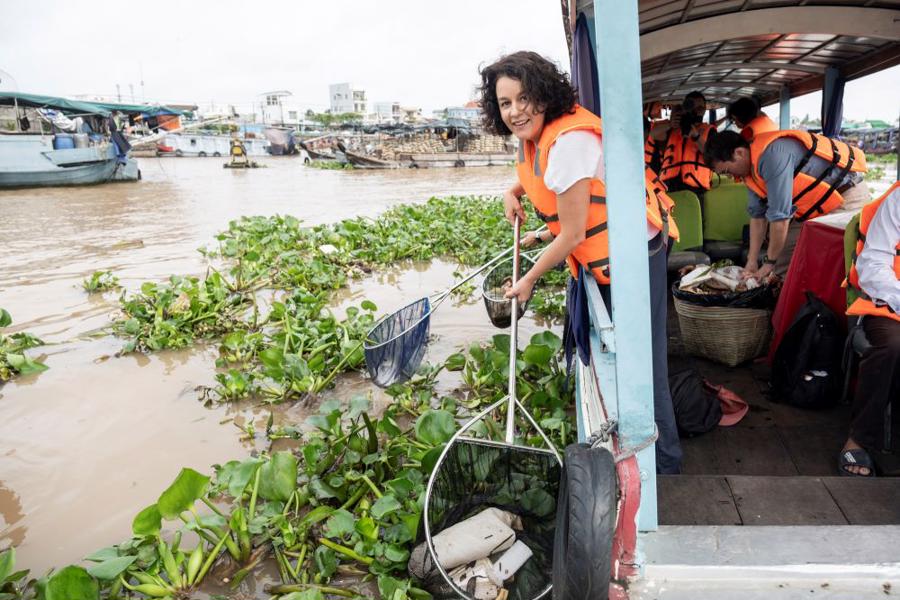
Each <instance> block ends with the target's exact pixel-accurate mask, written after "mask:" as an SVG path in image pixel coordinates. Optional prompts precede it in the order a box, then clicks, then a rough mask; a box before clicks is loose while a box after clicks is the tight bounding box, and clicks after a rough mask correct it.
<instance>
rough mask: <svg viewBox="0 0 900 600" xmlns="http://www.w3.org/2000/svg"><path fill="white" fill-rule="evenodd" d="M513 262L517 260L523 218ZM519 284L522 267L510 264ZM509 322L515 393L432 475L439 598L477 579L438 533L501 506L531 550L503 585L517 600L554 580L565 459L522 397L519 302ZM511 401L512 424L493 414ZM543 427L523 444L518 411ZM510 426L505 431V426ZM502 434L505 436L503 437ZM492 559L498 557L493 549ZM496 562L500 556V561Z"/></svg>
mask: <svg viewBox="0 0 900 600" xmlns="http://www.w3.org/2000/svg"><path fill="white" fill-rule="evenodd" d="M515 233H516V249H515V250H514V255H513V265H514V266H518V262H519V256H518V220H516V224H515ZM511 273H512V280H513V284H515V282H516V281H517V280H518V272H517V270H516V269H515V268H513V269H511ZM511 303H512V308H511V313H510V314H511V315H512V316H511V322H510V326H511V329H510V359H509V393H508V395H507V397H505V398H502V399H501V400H499V401H497V402H495V403H494V404H492V405H491V406H489V407H487V408H486V409H484V410H483V411H482V412H481V413H479V414H478V415H476V416H475V417H474V418H473V419H472V420H470V421H469V422H468V423H466V424H465V425H464V426H463V427H462V428H461V429H460V430H459V431H457V432H456V434H455V435H454V436H453V437H452V438H451V439H450V441H449V442H448V443H447V446H446V447H445V448H444V450H443V451H442V453H441V455H440V457H439V458H438V461H437V463H436V465H435V467H434V470H433V471H432V474H431V477H430V478H429V480H428V487H427V488H426V492H425V507H424V510H423V518H422V535H423V537H424V541H425V542H426V545H427V546H426V547H427V550H428V555H429V561H428V564H429V566H430V567H431V568H432V569H433V571H432V575H431V577H430V578H428V579H426V581H425V582H424V585H425V586H426V587H427V588H428V590H429V591H430V592H431V593H432V594H433V595H434V597H436V598H454V597H462V598H467V599H470V600H474V598H475V597H474V587H473V586H474V583H473V582H474V581H475V580H474V579H470V580H468V581H461V580H460V579H459V578H458V577H454V576H452V575H451V574H450V573H449V569H448V568H445V566H444V565H442V563H441V557H440V556H439V554H438V552H437V550H436V549H435V542H434V537H435V536H436V535H438V534H439V533H440V532H442V531H444V530H445V529H447V528H449V527H451V526H453V525H456V524H458V523H461V522H462V521H465V520H466V519H468V518H470V517H472V516H474V515H476V514H478V513H480V512H481V511H483V510H484V509H486V508H499V509H501V510H503V511H507V512H509V513H513V514H514V515H516V516H517V517H518V518H519V519H520V520H521V529H520V530H518V531H516V532H515V537H516V540H517V543H518V541H521V542H522V543H524V544H525V545H526V546H527V547H528V550H530V552H531V556H530V558H528V560H527V561H525V563H524V564H523V565H522V567H521V568H520V569H519V570H518V571H517V572H516V573H515V574H514V575H513V576H512V577H511V578H510V579H507V580H505V581H504V582H503V588H504V589H506V591H507V593H508V596H507V597H508V598H509V599H512V600H535V599H537V598H544V597H546V596H547V595H548V594H549V593H550V591H551V587H552V577H553V572H552V571H553V570H552V566H553V538H554V531H555V516H556V499H557V495H558V491H559V480H560V471H561V468H562V461H561V459H560V457H559V454H558V453H557V451H556V449H555V448H554V446H553V444H552V443H551V442H550V440H549V438H548V437H547V436H546V434H545V433H544V432H543V431H542V430H541V428H540V427H539V426H538V424H537V423H536V422H535V420H534V418H533V417H532V416H531V415H530V414H529V413H528V411H527V410H526V409H525V407H524V406H522V404H521V403H520V402H519V401H518V400H517V399H516V375H517V374H516V354H517V349H516V345H517V343H516V342H517V337H518V316H517V315H518V301H517V299H515V298H514V299H512V301H511ZM504 407H505V408H506V416H505V421H506V424H505V428H504V427H503V426H502V425H500V423H499V422H498V421H496V420H495V419H494V413H497V412H500V411H501V409H502V408H504ZM517 413H518V414H519V415H520V416H524V421H525V424H526V426H527V427H528V428H529V429H530V430H532V431H535V432H537V434H539V436H540V437H541V438H543V442H544V445H545V447H542V448H537V447H531V446H526V445H524V443H522V441H521V440H522V439H523V436H522V435H519V436H517V435H516V414H517ZM504 429H505V432H503V430H504ZM496 438H499V439H496ZM488 558H490V560H491V561H497V559H498V556H495V555H492V556H490V557H488ZM493 564H494V565H496V564H497V563H496V562H494V563H493Z"/></svg>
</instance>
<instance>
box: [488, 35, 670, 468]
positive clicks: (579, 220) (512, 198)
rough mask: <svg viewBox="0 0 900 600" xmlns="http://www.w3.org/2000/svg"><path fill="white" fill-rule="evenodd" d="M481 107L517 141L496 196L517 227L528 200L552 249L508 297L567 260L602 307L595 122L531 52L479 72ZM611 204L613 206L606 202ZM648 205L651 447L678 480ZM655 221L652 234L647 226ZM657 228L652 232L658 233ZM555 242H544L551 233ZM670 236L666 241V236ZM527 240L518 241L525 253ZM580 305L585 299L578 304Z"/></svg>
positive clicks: (662, 285)
mask: <svg viewBox="0 0 900 600" xmlns="http://www.w3.org/2000/svg"><path fill="white" fill-rule="evenodd" d="M481 80H482V85H481V90H480V91H481V98H482V108H483V111H484V117H483V118H484V125H485V128H486V129H487V130H488V131H491V132H493V133H496V134H498V135H503V136H506V135H510V134H512V135H514V136H516V137H517V138H518V139H519V148H520V149H519V152H518V155H517V174H518V181H517V182H516V183H515V184H514V185H513V186H512V187H511V188H510V189H509V190H508V191H507V192H506V193H505V194H504V196H503V204H504V210H505V213H506V218H507V219H509V220H510V222H512V221H513V219H514V217H515V215H516V214H518V215H519V218H520V219H521V220H522V222H524V220H525V212H524V210H523V209H522V204H521V202H520V198H521V197H522V196H523V195H524V194H526V193H527V195H528V197H529V199H530V201H531V202H532V204H533V205H534V207H535V209H536V212H537V213H538V214H539V215H540V216H541V218H542V219H544V220H545V221H546V222H547V224H548V229H549V230H550V231H544V232H543V233H542V234H541V235H540V240H539V241H550V240H551V239H552V241H551V242H550V245H549V246H548V247H547V249H546V251H545V252H544V253H543V254H542V255H541V257H540V258H539V259H538V260H537V262H536V263H535V265H534V266H533V267H532V268H531V270H530V271H528V272H527V273H526V274H525V275H523V276H522V278H521V279H520V280H519V281H518V283H517V284H516V285H515V286H514V287H513V288H512V289H511V290H509V292H508V293H507V297H512V295H514V294H515V295H517V296H518V298H519V301H521V302H524V301H525V300H527V299H528V298H530V297H531V294H532V290H533V288H534V285H535V283H536V282H537V280H538V279H540V278H541V277H542V276H543V274H544V273H546V272H547V271H549V270H550V269H552V268H554V266H556V265H558V264H559V263H561V262H563V261H568V262H569V265H570V269H571V270H572V272H573V274H575V275H577V273H578V271H576V270H575V269H576V268H580V269H584V271H583V272H591V273H592V274H593V275H594V277H595V278H596V279H597V281H598V283H599V284H600V289H601V294H602V295H603V297H604V300H605V301H606V303H607V306H609V296H610V295H609V261H608V256H609V252H608V245H607V239H608V237H607V233H608V232H607V231H606V207H605V204H604V203H605V202H606V198H605V188H604V185H603V178H604V172H603V170H604V166H603V145H602V142H601V127H600V119H599V118H598V117H597V116H595V115H593V114H592V113H590V112H589V111H587V110H586V109H584V108H582V107H580V106H579V105H578V104H577V103H576V101H575V90H574V89H573V88H572V86H571V84H570V83H569V81H568V77H567V76H566V75H565V74H564V73H562V72H561V71H560V70H559V69H558V68H557V67H556V65H555V64H553V63H552V62H550V61H549V60H547V59H545V58H543V57H542V56H540V55H539V54H536V53H534V52H516V53H514V54H510V55H508V56H504V57H502V58H501V59H500V60H498V61H497V62H495V63H493V64H491V65H488V66H487V67H485V68H483V69H482V70H481ZM610 201H613V202H614V201H615V199H611V200H610ZM650 204H651V203H650V202H648V221H647V232H646V233H647V239H648V244H647V245H648V253H649V254H650V296H651V302H650V312H651V328H652V333H653V393H654V405H655V406H654V408H655V416H656V425H657V429H658V430H659V439H658V440H657V443H656V460H657V470H658V471H659V472H660V473H678V472H680V470H681V447H680V445H679V442H678V431H677V429H676V426H675V415H674V411H673V408H672V399H671V395H670V393H669V384H668V368H667V364H666V252H665V249H666V246H667V237H668V235H667V234H664V232H663V230H665V229H667V228H666V227H664V226H662V225H661V221H660V220H659V214H660V213H659V210H656V212H655V214H656V217H657V218H656V219H654V218H653V216H652V215H651V212H652V211H651V210H650V208H649V207H650ZM654 221H656V223H657V225H654ZM658 225H659V226H658ZM551 232H552V233H553V235H552V236H551V235H550V233H551ZM667 233H668V232H667ZM534 241H538V240H535V235H534V234H533V233H527V234H525V236H524V238H523V244H524V245H529V244H530V243H533V242H534ZM578 293H583V287H582V286H579V285H577V284H575V283H574V280H571V279H570V281H569V289H568V293H567V302H566V304H567V312H568V314H567V317H566V320H567V323H566V330H567V335H566V336H565V337H567V338H569V339H572V338H574V341H573V342H567V344H569V346H570V347H571V345H575V346H577V347H578V351H579V354H580V356H581V357H582V360H585V357H586V356H587V344H586V332H587V327H588V324H587V322H586V320H587V316H586V311H584V310H578V311H574V310H573V307H575V306H581V307H583V306H585V303H584V302H583V301H582V302H575V301H574V300H575V296H576V294H578ZM582 300H583V298H582Z"/></svg>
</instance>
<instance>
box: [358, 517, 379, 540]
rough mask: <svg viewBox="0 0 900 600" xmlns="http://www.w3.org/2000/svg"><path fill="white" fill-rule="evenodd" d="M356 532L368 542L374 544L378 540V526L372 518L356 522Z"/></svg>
mask: <svg viewBox="0 0 900 600" xmlns="http://www.w3.org/2000/svg"><path fill="white" fill-rule="evenodd" d="M355 529H356V532H357V533H358V534H360V535H361V536H363V538H365V539H366V540H368V541H370V542H374V541H376V540H378V524H377V523H376V522H375V519H373V518H372V517H363V518H361V519H359V520H358V521H357V522H356V527H355Z"/></svg>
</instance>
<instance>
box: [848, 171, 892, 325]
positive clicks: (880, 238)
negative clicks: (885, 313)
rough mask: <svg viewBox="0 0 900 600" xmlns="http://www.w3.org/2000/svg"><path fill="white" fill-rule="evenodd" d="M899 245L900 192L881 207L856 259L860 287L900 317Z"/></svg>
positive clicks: (885, 201)
mask: <svg viewBox="0 0 900 600" xmlns="http://www.w3.org/2000/svg"><path fill="white" fill-rule="evenodd" d="M897 242H900V188H897V189H895V190H894V191H893V193H891V195H890V196H888V197H887V198H885V199H884V202H882V203H881V206H879V207H878V210H877V211H876V212H875V216H874V217H872V221H871V222H870V223H869V230H868V231H867V232H866V244H865V246H863V251H862V253H860V255H859V257H858V258H857V259H856V270H857V272H858V274H859V287H861V288H862V290H863V291H864V292H865V293H866V294H868V295H869V297H870V298H872V299H873V300H881V301H882V302H885V303H887V305H888V306H890V307H891V310H893V311H894V312H895V313H900V279H897V274H896V273H894V256H896V252H897Z"/></svg>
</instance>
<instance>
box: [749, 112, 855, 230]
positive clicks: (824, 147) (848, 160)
mask: <svg viewBox="0 0 900 600" xmlns="http://www.w3.org/2000/svg"><path fill="white" fill-rule="evenodd" d="M783 137H789V138H793V139H795V140H797V141H799V142H800V143H801V144H803V145H804V146H805V147H806V154H805V155H804V157H803V159H802V160H801V161H800V164H798V165H797V166H796V168H795V169H794V189H793V195H794V196H793V198H792V199H791V203H792V204H793V205H794V206H796V207H797V211H796V212H795V213H794V218H795V219H797V220H798V221H805V220H806V219H808V218H810V217H817V216H819V215H824V214H827V213H830V212H831V211H833V210H834V209H835V208H837V207H839V206H841V205H842V204H843V203H844V197H843V196H841V194H840V193H839V192H838V191H837V186H838V185H839V184H840V182H841V180H843V179H844V177H845V176H846V175H847V173H850V172H854V173H865V172H866V170H867V169H866V155H865V154H863V151H862V150H860V149H859V148H854V147H852V146H848V145H847V144H845V143H844V142H840V141H838V140H833V139H831V138H828V137H825V136H824V135H820V134H818V133H809V132H808V131H799V130H794V129H784V130H781V131H770V132H768V133H761V134H758V135H757V136H756V137H754V138H753V141H752V142H750V163H751V164H750V175H749V176H748V177H745V178H744V183H745V184H746V185H747V187H748V188H750V189H751V190H753V191H754V192H755V193H756V195H758V196H759V197H760V198H762V199H763V201H764V202H765V201H766V199H767V196H768V192H767V191H766V182H765V180H764V179H763V178H762V177H761V176H760V174H759V158H760V156H762V153H763V152H764V151H765V149H766V148H768V147H769V144H771V143H772V142H774V141H775V140H778V139H781V138H783ZM813 156H818V157H819V158H822V159H824V160H827V161H829V162H830V163H831V168H829V169H826V170H825V171H824V172H823V173H822V174H821V175H820V176H819V177H812V176H811V175H807V174H806V173H801V172H800V171H801V169H803V167H804V166H806V163H807V162H809V159H810V158H812V157H813ZM835 169H837V170H839V171H840V173H839V176H838V177H837V179H836V180H835V182H834V183H833V184H831V185H829V184H827V183H825V182H824V181H822V180H823V179H824V178H825V177H826V175H827V174H829V173H830V172H832V171H834V170H835Z"/></svg>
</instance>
